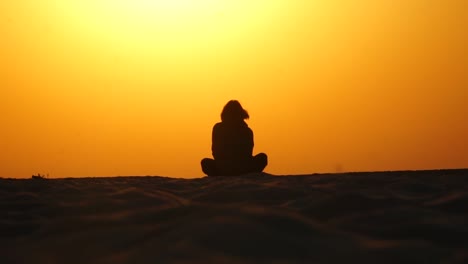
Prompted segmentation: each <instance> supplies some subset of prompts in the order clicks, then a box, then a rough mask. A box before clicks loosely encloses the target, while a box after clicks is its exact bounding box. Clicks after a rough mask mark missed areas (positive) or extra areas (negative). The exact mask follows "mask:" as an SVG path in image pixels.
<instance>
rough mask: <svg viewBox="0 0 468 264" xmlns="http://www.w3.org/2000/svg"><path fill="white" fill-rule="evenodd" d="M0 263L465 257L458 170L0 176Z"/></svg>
mask: <svg viewBox="0 0 468 264" xmlns="http://www.w3.org/2000/svg"><path fill="white" fill-rule="evenodd" d="M0 198H1V199H0V212H1V218H0V221H1V225H0V246H1V247H0V253H1V254H0V255H1V259H2V260H1V261H0V262H1V263H468V224H467V223H468V170H441V171H417V172H382V173H347V174H328V175H318V174H317V175H308V176H285V177H277V176H270V175H266V174H262V175H248V176H242V177H230V178H227V177H226V178H201V179H191V180H188V179H173V178H164V177H114V178H82V179H54V180H11V179H2V180H0Z"/></svg>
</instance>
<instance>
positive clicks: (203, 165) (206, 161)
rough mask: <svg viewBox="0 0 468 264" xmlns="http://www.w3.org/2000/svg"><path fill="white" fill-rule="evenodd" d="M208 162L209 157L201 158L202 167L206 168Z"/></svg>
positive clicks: (209, 161) (209, 160)
mask: <svg viewBox="0 0 468 264" xmlns="http://www.w3.org/2000/svg"><path fill="white" fill-rule="evenodd" d="M210 163H211V159H209V158H205V159H202V160H201V166H202V168H206V167H207V166H209V164H210Z"/></svg>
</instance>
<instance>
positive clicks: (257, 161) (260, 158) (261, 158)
mask: <svg viewBox="0 0 468 264" xmlns="http://www.w3.org/2000/svg"><path fill="white" fill-rule="evenodd" d="M267 165H268V156H267V155H266V154H265V153H259V154H257V155H255V156H254V157H253V159H252V170H253V172H262V171H263V170H264V169H265V167H266V166H267Z"/></svg>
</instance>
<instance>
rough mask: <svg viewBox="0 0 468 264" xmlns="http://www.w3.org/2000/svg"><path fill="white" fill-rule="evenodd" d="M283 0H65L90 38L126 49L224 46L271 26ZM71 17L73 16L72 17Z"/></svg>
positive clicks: (198, 49)
mask: <svg viewBox="0 0 468 264" xmlns="http://www.w3.org/2000/svg"><path fill="white" fill-rule="evenodd" d="M281 5H284V1H278V0H255V1H247V0H81V1H73V2H72V4H70V3H68V4H66V5H64V6H63V8H64V9H65V10H66V11H67V13H68V14H67V18H68V20H69V21H71V23H73V24H74V27H75V28H76V29H77V30H78V31H81V32H82V34H83V35H84V37H85V38H88V39H89V38H91V39H92V40H98V41H99V42H101V43H103V44H105V43H106V42H107V43H109V42H111V43H114V44H115V43H118V46H119V47H125V49H126V50H129V49H130V50H132V52H134V51H135V49H137V50H139V51H140V52H146V51H148V50H155V48H157V49H158V50H160V51H161V50H164V51H165V52H167V51H170V52H174V51H177V52H179V51H183V50H187V43H190V45H189V47H190V50H192V51H200V50H210V49H212V48H213V47H215V46H216V47H219V46H222V47H223V49H225V50H227V49H229V48H230V47H231V46H232V44H230V43H232V42H233V41H234V42H235V41H236V40H239V39H242V38H244V39H245V38H249V37H252V34H253V33H252V32H258V31H259V30H260V31H262V30H268V26H269V25H271V24H272V21H273V20H274V19H275V16H277V15H278V13H279V11H280V10H281ZM70 17H72V19H71V20H70Z"/></svg>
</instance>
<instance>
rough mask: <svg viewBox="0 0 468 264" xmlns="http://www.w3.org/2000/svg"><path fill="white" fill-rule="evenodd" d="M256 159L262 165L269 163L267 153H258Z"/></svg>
mask: <svg viewBox="0 0 468 264" xmlns="http://www.w3.org/2000/svg"><path fill="white" fill-rule="evenodd" d="M256 159H257V160H258V162H259V163H260V164H262V165H265V166H266V165H268V156H267V154H265V153H259V154H257V155H256Z"/></svg>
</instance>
